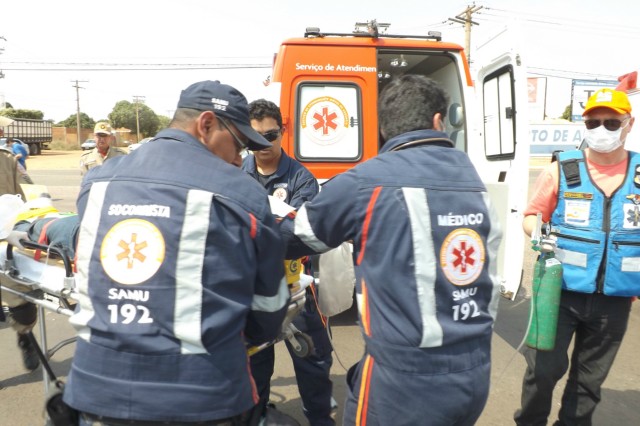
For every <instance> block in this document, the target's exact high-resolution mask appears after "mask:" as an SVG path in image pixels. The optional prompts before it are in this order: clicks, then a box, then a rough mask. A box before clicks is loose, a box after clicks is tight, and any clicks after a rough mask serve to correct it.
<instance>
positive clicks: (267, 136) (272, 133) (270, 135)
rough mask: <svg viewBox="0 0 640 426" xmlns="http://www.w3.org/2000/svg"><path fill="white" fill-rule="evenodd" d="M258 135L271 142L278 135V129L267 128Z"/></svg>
mask: <svg viewBox="0 0 640 426" xmlns="http://www.w3.org/2000/svg"><path fill="white" fill-rule="evenodd" d="M260 136H262V137H263V138H265V139H266V140H268V141H269V142H273V141H275V140H276V139H278V136H280V129H277V130H269V131H268V132H265V133H260Z"/></svg>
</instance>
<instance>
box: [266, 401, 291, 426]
mask: <svg viewBox="0 0 640 426" xmlns="http://www.w3.org/2000/svg"><path fill="white" fill-rule="evenodd" d="M260 425H261V426H301V425H300V423H299V422H298V421H297V420H296V419H294V418H293V417H291V416H289V415H288V414H285V413H283V412H282V411H280V410H278V409H276V406H275V404H273V403H268V404H267V411H266V415H265V417H263V418H262V419H261V421H260Z"/></svg>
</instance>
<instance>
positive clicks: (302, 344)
mask: <svg viewBox="0 0 640 426" xmlns="http://www.w3.org/2000/svg"><path fill="white" fill-rule="evenodd" d="M293 338H294V339H295V341H296V343H297V345H296V344H292V345H291V347H292V348H293V353H294V354H295V356H297V357H299V358H306V357H308V356H309V355H310V354H311V352H313V340H311V337H309V336H308V335H307V334H304V333H296V334H294V335H293ZM296 346H298V347H296Z"/></svg>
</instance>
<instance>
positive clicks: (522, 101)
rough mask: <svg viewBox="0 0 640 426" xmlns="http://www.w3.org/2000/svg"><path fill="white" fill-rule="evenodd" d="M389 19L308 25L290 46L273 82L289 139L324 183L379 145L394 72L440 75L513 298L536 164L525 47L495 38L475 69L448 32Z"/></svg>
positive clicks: (284, 47) (291, 150)
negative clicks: (479, 183) (343, 26)
mask: <svg viewBox="0 0 640 426" xmlns="http://www.w3.org/2000/svg"><path fill="white" fill-rule="evenodd" d="M386 26H387V24H378V23H377V22H376V21H369V22H366V23H363V24H357V25H356V29H355V30H354V31H353V32H351V33H330V32H322V31H321V30H320V29H319V28H307V29H306V31H305V33H304V37H301V38H293V39H289V40H285V41H284V42H283V43H282V44H281V46H280V49H279V51H278V53H277V54H276V56H275V59H274V67H273V74H272V81H273V82H274V83H276V84H279V85H280V89H279V90H280V109H281V111H282V116H283V125H284V126H285V127H286V128H287V132H285V135H284V138H283V141H282V147H283V149H284V150H285V152H287V154H289V155H290V156H291V157H293V158H295V159H296V160H298V161H299V162H301V163H302V164H304V165H305V166H306V167H307V168H308V169H309V170H310V171H311V172H312V173H313V174H314V176H315V177H316V178H317V179H318V180H319V181H320V182H322V181H325V180H327V179H330V178H331V177H333V176H335V175H336V174H338V173H341V172H344V171H346V170H348V169H350V168H351V167H353V166H355V165H357V164H359V163H361V162H363V161H366V160H368V159H370V158H372V157H374V156H375V155H376V154H377V153H378V149H379V147H380V141H381V138H380V135H379V131H378V120H377V113H378V111H377V103H378V96H379V94H380V92H381V91H382V89H384V87H385V86H386V85H387V84H388V83H389V82H390V81H391V79H392V78H394V77H397V76H400V75H403V74H421V75H425V76H427V77H429V78H432V79H434V80H436V81H438V82H439V83H440V84H441V85H442V86H443V87H444V88H445V89H446V91H447V93H448V94H449V97H450V105H449V109H448V112H447V117H446V123H445V124H446V127H447V133H448V134H449V135H450V138H451V139H452V140H453V141H454V143H455V147H456V148H457V149H460V150H462V151H465V152H467V153H468V155H469V156H470V157H471V159H472V161H473V163H474V165H475V167H476V168H477V170H478V172H479V174H480V176H481V177H482V179H483V181H484V182H485V184H486V185H487V188H488V190H489V192H490V194H491V197H492V200H493V203H494V205H495V206H496V208H497V209H498V210H499V216H500V220H501V224H502V229H503V233H504V238H503V240H502V244H501V246H500V253H499V259H500V260H499V262H498V272H499V275H500V282H501V292H502V294H503V296H505V297H506V298H509V299H511V300H513V299H514V298H515V296H516V293H517V291H518V288H519V286H520V281H521V278H522V266H523V255H524V248H525V246H524V233H523V231H522V217H523V216H522V213H523V209H524V207H525V203H526V201H527V199H526V198H527V188H528V171H529V170H528V168H529V166H528V160H529V136H528V130H527V122H528V120H527V117H526V111H527V87H526V83H527V78H526V71H525V69H524V66H523V65H522V61H521V58H520V55H519V54H518V52H515V51H514V50H513V48H512V47H508V48H507V49H506V50H505V51H504V52H499V50H502V49H500V48H499V47H494V46H499V45H500V44H502V45H503V46H509V45H511V43H510V42H511V40H509V42H508V43H506V44H505V43H497V44H496V43H487V44H486V46H483V48H482V49H480V50H479V52H481V53H482V56H483V57H484V58H487V59H486V60H487V64H486V65H484V66H481V67H478V70H479V71H478V74H477V75H474V76H472V75H471V71H470V67H469V64H468V62H467V58H466V56H465V53H464V48H463V47H462V46H459V45H457V44H453V43H447V42H443V41H442V37H441V34H440V33H437V32H429V33H428V34H427V35H426V36H411V35H389V34H386V32H385V28H386ZM496 38H499V37H496ZM502 38H503V39H504V37H502ZM507 39H509V38H508V37H507ZM482 60H483V61H484V59H482Z"/></svg>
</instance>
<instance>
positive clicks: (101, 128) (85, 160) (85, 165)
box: [80, 121, 127, 176]
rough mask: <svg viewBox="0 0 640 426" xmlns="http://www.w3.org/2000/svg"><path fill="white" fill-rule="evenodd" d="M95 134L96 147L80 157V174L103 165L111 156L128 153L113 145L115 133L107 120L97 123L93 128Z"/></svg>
mask: <svg viewBox="0 0 640 426" xmlns="http://www.w3.org/2000/svg"><path fill="white" fill-rule="evenodd" d="M93 134H94V135H95V138H96V147H95V148H93V149H92V150H90V151H87V152H85V153H84V154H82V156H81V157H80V174H81V175H82V176H84V175H85V173H87V172H88V171H89V170H90V169H92V168H94V167H96V166H101V165H102V164H103V163H104V162H105V161H107V160H109V159H110V158H114V157H119V156H121V155H126V154H127V152H126V151H124V150H122V149H120V148H116V147H114V146H111V143H112V142H113V135H112V130H111V125H110V124H109V123H107V122H105V121H100V122H98V123H96V125H95V128H94V129H93Z"/></svg>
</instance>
